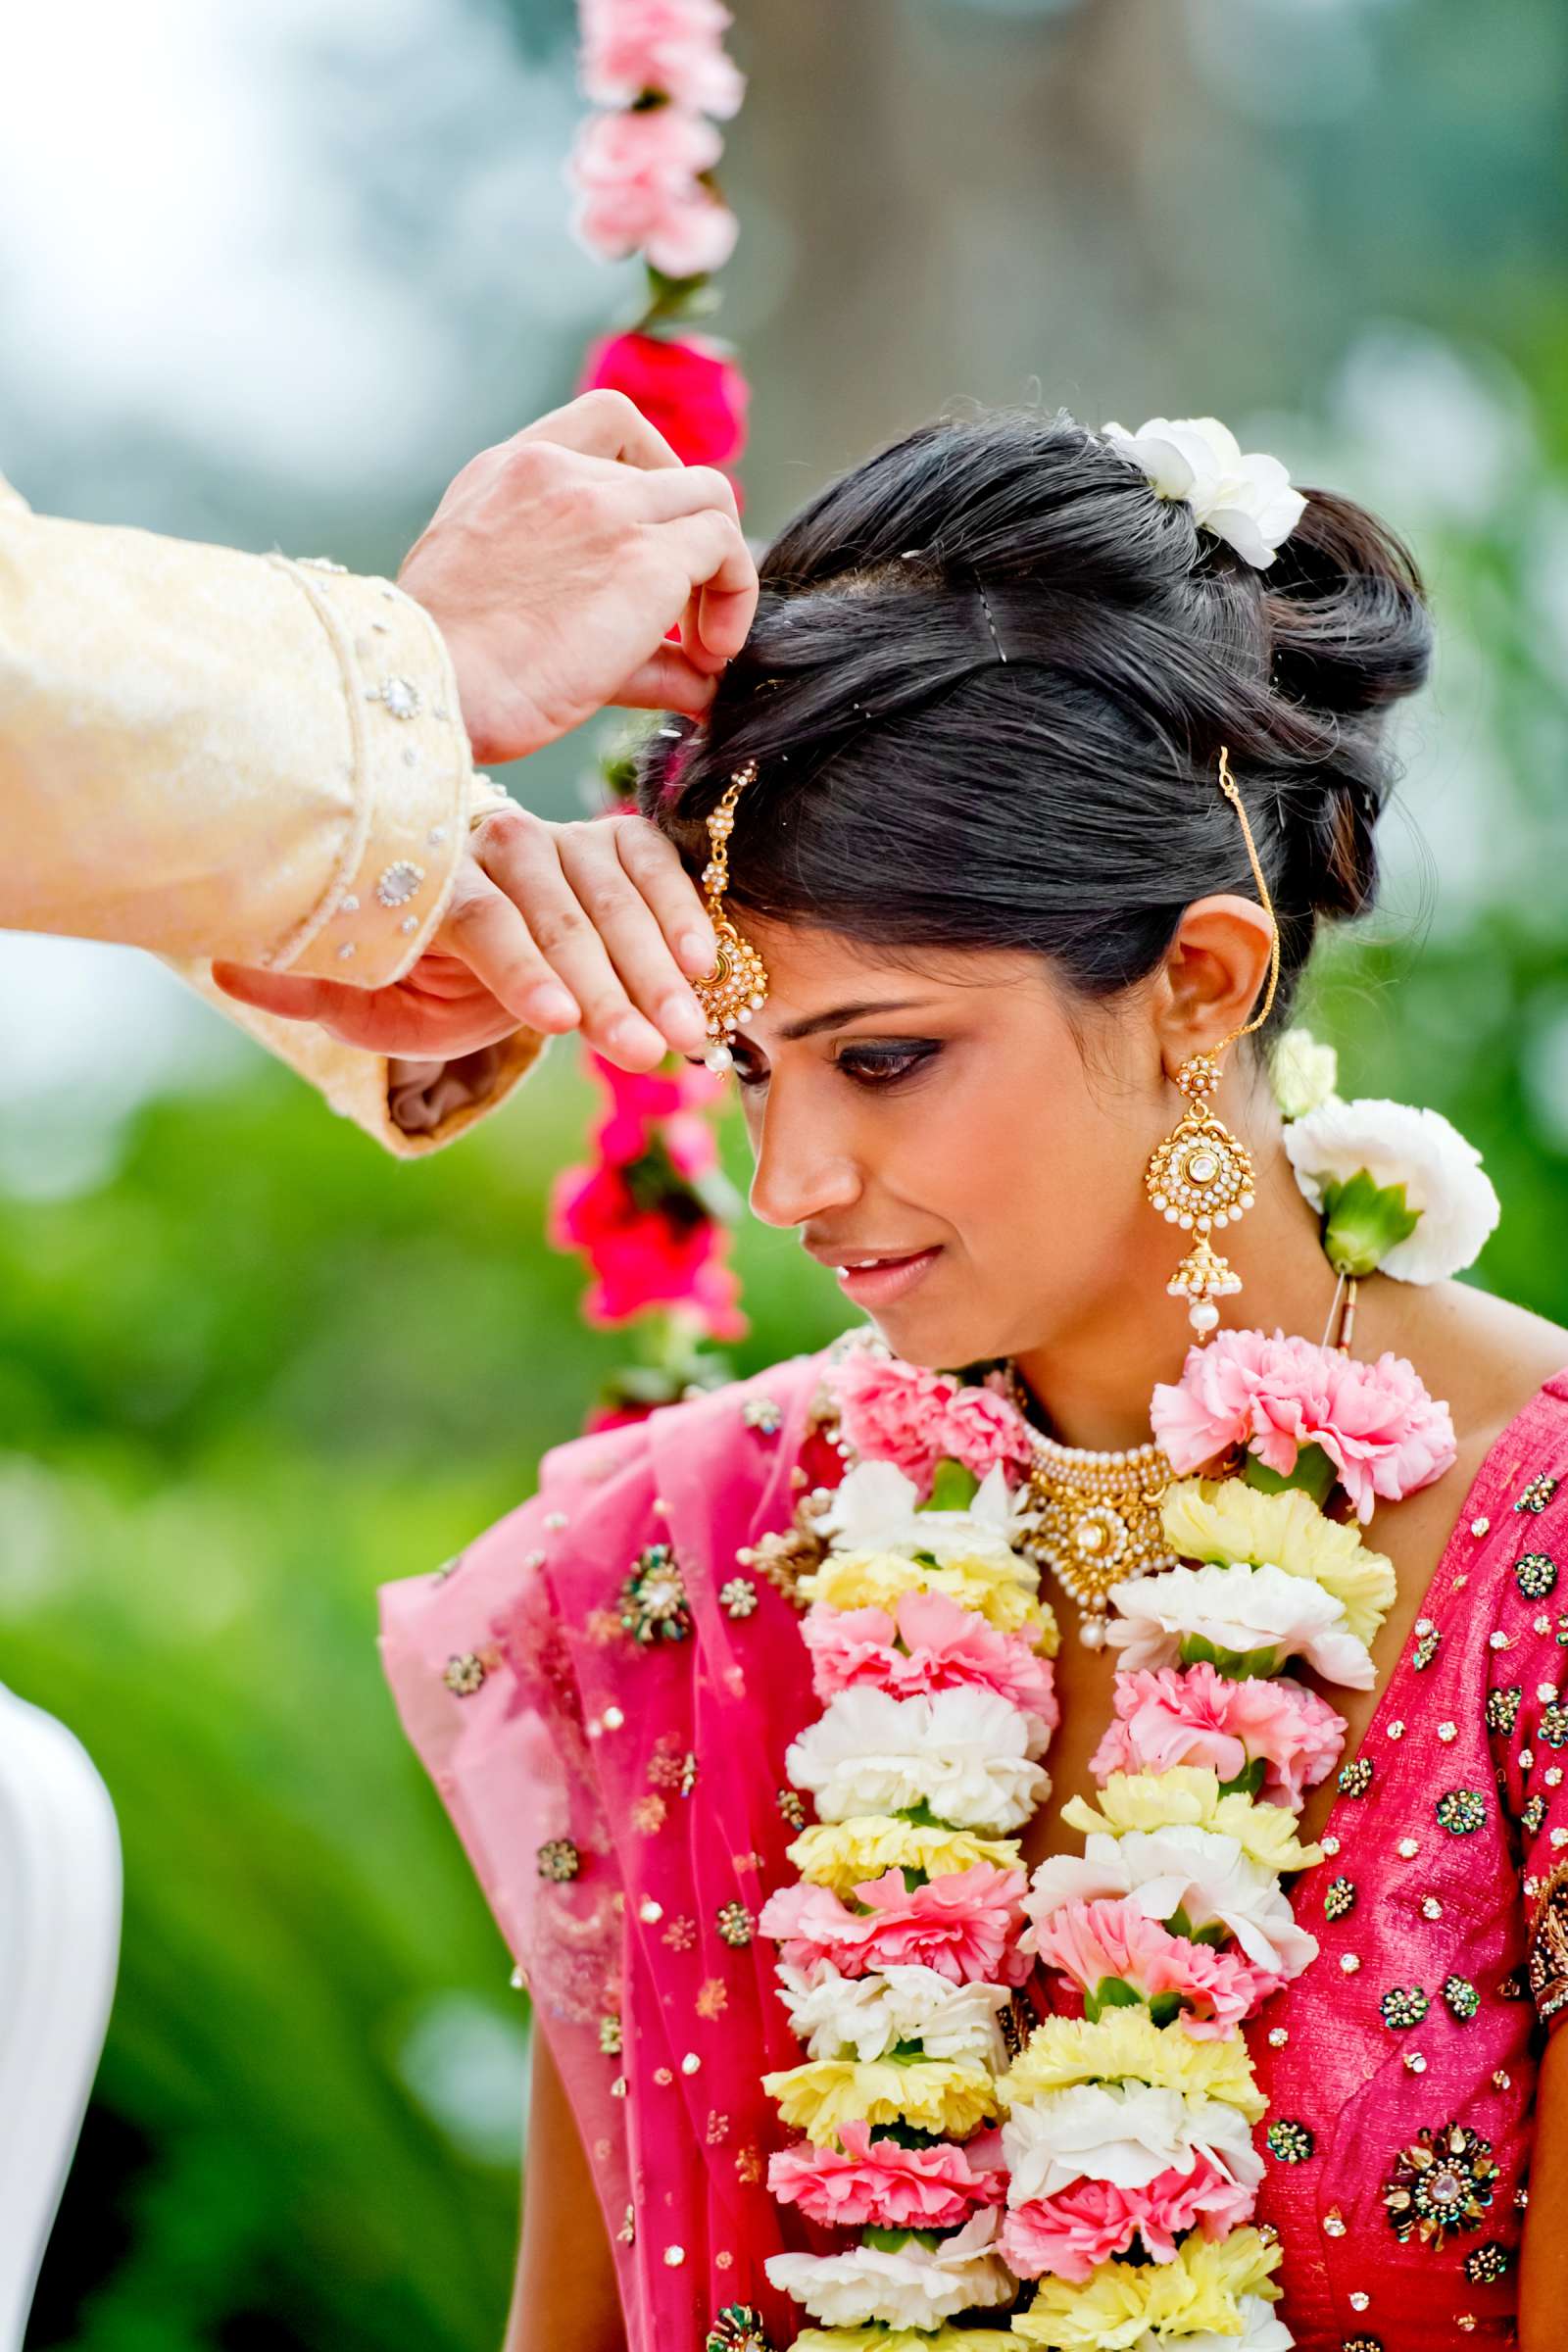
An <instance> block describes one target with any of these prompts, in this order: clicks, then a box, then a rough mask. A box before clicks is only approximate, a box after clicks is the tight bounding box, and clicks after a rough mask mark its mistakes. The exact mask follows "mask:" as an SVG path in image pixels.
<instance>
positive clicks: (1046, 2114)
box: [1002, 2082, 1263, 2205]
mask: <svg viewBox="0 0 1568 2352" xmlns="http://www.w3.org/2000/svg"><path fill="white" fill-rule="evenodd" d="M1002 2145H1003V2149H1004V2151H1005V2155H1006V2158H1007V2163H1008V2165H1009V2167H1010V2169H1011V2173H1012V2180H1011V2184H1010V2186H1009V2188H1008V2190H1007V2201H1008V2203H1009V2204H1012V2205H1023V2204H1027V2203H1028V2202H1029V2201H1030V2200H1031V2199H1033V2198H1036V2197H1054V2196H1059V2194H1060V2193H1061V2191H1062V2190H1063V2189H1064V2188H1071V2186H1072V2184H1073V2182H1074V2181H1075V2180H1109V2181H1111V2182H1112V2183H1113V2184H1114V2185H1115V2186H1116V2187H1117V2188H1147V2187H1148V2186H1149V2183H1150V2181H1151V2180H1157V2179H1158V2177H1159V2175H1160V2174H1161V2173H1167V2172H1171V2171H1177V2172H1182V2173H1190V2172H1191V2171H1192V2169H1193V2166H1194V2164H1195V2163H1196V2162H1197V2161H1198V2159H1199V2158H1200V2157H1202V2156H1208V2157H1212V2159H1213V2161H1214V2162H1215V2163H1216V2164H1217V2165H1220V2166H1221V2167H1222V2168H1223V2169H1224V2170H1225V2171H1226V2172H1228V2173H1229V2174H1230V2175H1231V2178H1232V2179H1233V2180H1240V2181H1243V2182H1245V2183H1246V2185H1247V2186H1248V2187H1255V2186H1256V2184H1257V2182H1258V2181H1259V2180H1261V2179H1262V2177H1263V2165H1262V2159H1261V2158H1260V2157H1259V2156H1258V2154H1257V2151H1256V2149H1255V2148H1254V2147H1253V2145H1252V2133H1251V2127H1250V2124H1249V2123H1248V2121H1247V2118H1246V2116H1245V2115H1243V2114H1242V2112H1241V2110H1240V2109H1239V2108H1236V2107H1228V2106H1226V2105H1225V2103H1224V2102H1223V2100H1220V2099H1206V2098H1202V2097H1200V2096H1197V2095H1196V2094H1195V2095H1189V2094H1188V2093H1185V2092H1183V2091H1180V2090H1173V2089H1167V2088H1165V2087H1163V2086H1155V2085H1152V2084H1151V2083H1148V2082H1078V2083H1073V2084H1072V2085H1070V2086H1069V2087H1068V2088H1066V2089H1064V2090H1054V2091H1049V2092H1048V2093H1047V2094H1046V2096H1045V2097H1044V2098H1040V2099H1030V2100H1029V2101H1028V2102H1027V2103H1025V2104H1021V2105H1019V2106H1017V2107H1015V2108H1014V2109H1013V2111H1012V2114H1011V2116H1010V2117H1009V2119H1008V2120H1007V2122H1006V2123H1005V2124H1004V2125H1003V2127H1002Z"/></svg>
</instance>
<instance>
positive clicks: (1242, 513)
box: [1104, 417, 1306, 571]
mask: <svg viewBox="0 0 1568 2352" xmlns="http://www.w3.org/2000/svg"><path fill="white" fill-rule="evenodd" d="M1104 437H1105V439H1106V440H1107V441H1109V442H1112V443H1114V445H1115V447H1116V448H1117V449H1119V450H1121V451H1122V452H1123V453H1124V455H1125V456H1127V457H1129V458H1131V460H1132V462H1133V464H1134V465H1135V466H1138V467H1139V469H1140V470H1141V471H1142V472H1143V473H1145V474H1146V475H1147V476H1148V478H1149V481H1150V483H1151V484H1152V487H1153V489H1154V490H1155V491H1156V492H1157V493H1158V495H1159V496H1160V497H1161V498H1170V499H1180V500H1182V501H1183V502H1184V503H1185V504H1186V505H1187V506H1189V507H1191V508H1192V510H1193V519H1194V521H1195V522H1197V523H1198V524H1199V526H1200V527H1201V529H1203V530H1205V531H1212V532H1213V534H1214V536H1215V538H1216V539H1223V540H1225V541H1226V542H1227V544H1228V545H1230V546H1231V547H1234V548H1235V550H1236V553H1237V554H1238V555H1239V556H1240V557H1241V559H1242V561H1243V563H1244V564H1252V565H1253V566H1254V567H1255V568H1256V569H1257V570H1259V571H1266V570H1267V568H1268V566H1269V564H1272V563H1273V561H1274V559H1275V557H1276V556H1277V555H1278V554H1279V551H1280V548H1281V545H1282V544H1283V542H1284V541H1285V540H1287V539H1288V538H1289V537H1290V535H1291V533H1292V532H1293V531H1294V530H1295V528H1296V526H1297V524H1298V523H1299V521H1300V519H1301V516H1302V515H1303V514H1304V513H1305V512H1306V501H1305V499H1304V498H1303V497H1302V496H1301V494H1300V492H1299V490H1293V489H1292V488H1291V477H1290V475H1289V474H1288V473H1287V472H1286V470H1285V467H1284V466H1282V465H1281V464H1280V462H1279V460H1278V458H1269V457H1265V456H1263V454H1262V452H1261V451H1258V452H1255V453H1254V454H1253V455H1251V456H1250V457H1247V456H1244V455H1243V453H1242V446H1241V443H1240V442H1239V441H1238V440H1237V438H1236V435H1235V434H1234V433H1233V432H1231V431H1230V430H1229V428H1228V427H1227V426H1225V425H1223V424H1221V423H1220V421H1219V418H1218V417H1150V419H1149V421H1148V423H1147V424H1141V425H1140V426H1139V428H1138V430H1137V432H1136V433H1129V432H1128V431H1127V429H1126V428H1125V426H1123V425H1119V424H1107V425H1106V427H1105V433H1104Z"/></svg>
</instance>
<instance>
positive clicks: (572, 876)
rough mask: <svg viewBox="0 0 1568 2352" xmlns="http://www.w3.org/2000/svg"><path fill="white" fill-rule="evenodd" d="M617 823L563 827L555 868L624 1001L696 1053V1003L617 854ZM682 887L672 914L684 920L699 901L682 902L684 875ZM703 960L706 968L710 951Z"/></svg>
mask: <svg viewBox="0 0 1568 2352" xmlns="http://www.w3.org/2000/svg"><path fill="white" fill-rule="evenodd" d="M626 821H627V822H628V823H634V822H635V821H636V820H634V819H628V820H626ZM619 830H620V827H619V824H618V823H617V822H615V821H609V822H604V823H600V824H593V825H582V826H574V827H572V828H570V829H569V830H568V831H567V832H566V833H565V834H564V835H563V837H562V858H561V863H562V870H563V872H564V875H565V877H566V880H567V882H568V883H569V884H570V885H571V889H572V892H573V895H574V896H575V898H576V900H577V903H578V905H579V906H580V907H582V909H583V911H584V913H585V914H586V915H587V916H588V919H589V921H590V922H591V923H592V924H593V927H594V929H595V931H596V932H597V933H598V935H599V938H600V940H601V941H602V943H603V945H604V950H605V953H606V955H607V956H609V958H610V961H611V963H612V964H613V967H614V971H615V975H616V977H617V978H618V980H619V981H620V983H621V985H622V986H623V988H624V989H625V991H626V994H627V995H628V996H629V997H630V998H631V1001H632V1003H633V1004H634V1005H636V1006H637V1007H638V1009H639V1010H640V1011H641V1012H643V1013H645V1014H646V1015H647V1017H648V1019H649V1020H650V1021H652V1023H653V1024H654V1026H655V1028H656V1029H658V1030H659V1031H660V1033H661V1035H662V1037H663V1038H664V1039H666V1040H667V1041H668V1043H669V1045H670V1046H672V1047H673V1049H674V1050H675V1052H676V1053H677V1054H697V1053H700V1052H701V1051H702V1048H703V1046H704V1044H705V1042H706V1038H707V1024H706V1022H705V1020H704V1018H703V1014H702V1010H701V1008H700V1007H699V1005H698V1003H697V999H696V998H695V997H694V996H693V994H692V990H691V984H690V981H689V980H688V978H687V976H686V974H685V972H683V971H682V969H681V966H680V964H679V962H678V961H677V960H676V956H675V954H674V951H673V949H672V947H671V945H670V943H669V942H668V941H667V940H666V939H665V937H664V934H663V932H662V930H661V928H660V925H659V922H658V920H657V919H656V917H655V915H654V913H653V910H652V907H650V905H649V902H648V900H647V898H646V897H645V896H644V894H643V892H642V891H641V890H640V889H639V888H638V886H637V884H636V882H635V881H634V880H633V878H632V875H631V873H630V871H629V869H628V867H627V866H626V865H625V864H624V863H623V862H622V860H621V858H620V855H619V852H618V850H617V846H616V835H617V833H618V831H619ZM633 855H634V856H635V852H634V853H633ZM681 879H682V880H684V877H681ZM685 892H686V897H685V900H684V901H683V902H682V903H681V904H680V916H681V920H682V922H683V923H684V924H685V925H686V926H688V927H689V926H690V925H691V923H692V919H693V917H694V915H695V916H696V917H697V918H698V919H699V920H700V919H701V908H700V907H695V906H694V905H692V904H691V903H690V901H691V885H690V884H689V883H686V885H685ZM703 968H704V969H705V970H709V969H711V958H710V959H709V963H708V964H707V965H705V966H704V967H703ZM585 1010H586V1008H585ZM589 1026H590V1027H592V1026H593V1023H592V1021H591V1020H590V1023H589Z"/></svg>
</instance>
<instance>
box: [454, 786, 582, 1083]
mask: <svg viewBox="0 0 1568 2352" xmlns="http://www.w3.org/2000/svg"><path fill="white" fill-rule="evenodd" d="M497 830H499V829H497ZM491 832H492V828H491V827H481V829H480V833H479V835H478V837H477V838H476V844H475V846H476V849H477V851H478V856H479V858H480V859H481V860H483V861H484V870H481V868H480V866H479V865H474V866H471V867H468V868H466V869H465V871H464V872H463V873H462V874H461V875H460V877H459V883H458V887H457V888H456V889H455V890H454V892H453V895H452V901H451V904H450V905H449V907H447V911H446V914H445V916H444V918H443V920H442V924H441V929H440V932H439V933H438V935H437V936H438V937H439V939H440V941H441V944H442V947H443V949H444V950H445V951H446V952H447V953H448V954H449V955H455V956H461V958H462V960H463V962H464V963H465V964H466V966H467V968H468V970H469V971H470V972H471V973H472V974H473V976H474V978H475V979H476V980H478V981H481V982H482V983H483V985H484V986H485V987H486V988H487V989H489V991H490V993H491V995H492V996H493V997H495V998H496V999H497V1000H498V1001H499V1002H500V1003H501V1004H503V1005H506V1006H507V1008H508V1009H509V1011H511V1012H512V1013H513V1014H514V1016H515V1018H516V1019H517V1020H519V1021H525V1022H526V1023H527V1024H528V1026H529V1028H530V1029H540V1030H543V1031H544V1032H545V1033H546V1034H547V1035H548V1036H551V1037H558V1036H561V1035H562V1034H564V1031H566V1030H568V1029H575V1028H576V1026H577V1023H578V1019H579V1017H580V1015H579V1010H578V1002H577V999H576V997H575V996H574V995H573V994H572V992H571V991H570V990H569V989H568V988H564V987H563V985H562V983H561V981H560V980H559V979H558V977H557V975H556V974H555V972H554V971H553V970H552V969H551V966H550V963H549V961H548V959H547V957H546V956H543V955H542V954H541V953H540V950H539V948H538V946H537V945H536V944H535V942H534V940H533V938H532V936H531V934H530V931H529V926H528V923H527V921H526V919H525V917H524V916H523V914H522V913H521V912H519V910H518V907H517V904H516V903H515V899H514V898H513V896H512V894H511V893H509V892H508V891H507V890H506V889H505V888H504V887H502V888H498V887H497V884H496V881H495V879H494V878H493V876H492V873H491V871H490V870H489V862H490V859H491V858H492V857H493V856H494V854H495V852H496V849H497V843H496V841H495V839H494V837H493V836H492V838H491V840H490V841H488V842H487V841H486V838H485V836H486V834H487V833H491Z"/></svg>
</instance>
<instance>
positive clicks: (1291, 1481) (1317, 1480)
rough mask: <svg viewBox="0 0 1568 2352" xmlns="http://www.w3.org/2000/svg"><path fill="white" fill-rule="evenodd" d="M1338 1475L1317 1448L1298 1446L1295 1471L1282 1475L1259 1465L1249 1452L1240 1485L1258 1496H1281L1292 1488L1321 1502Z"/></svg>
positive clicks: (1266, 1465) (1328, 1459) (1264, 1465)
mask: <svg viewBox="0 0 1568 2352" xmlns="http://www.w3.org/2000/svg"><path fill="white" fill-rule="evenodd" d="M1339 1475H1340V1474H1339V1471H1338V1470H1337V1469H1336V1468H1335V1466H1334V1464H1333V1462H1332V1461H1331V1460H1330V1458H1329V1456H1328V1455H1327V1454H1326V1453H1325V1452H1324V1450H1323V1448H1322V1446H1301V1447H1300V1448H1299V1451H1298V1453H1297V1456H1296V1467H1295V1469H1294V1470H1292V1471H1290V1472H1289V1473H1288V1474H1287V1475H1284V1476H1282V1475H1281V1473H1280V1472H1279V1471H1278V1470H1271V1469H1270V1468H1269V1466H1268V1464H1267V1462H1260V1461H1259V1460H1258V1458H1257V1456H1256V1454H1255V1453H1250V1454H1249V1455H1248V1457H1247V1466H1246V1468H1245V1469H1244V1470H1243V1472H1242V1484H1243V1485H1244V1486H1248V1487H1255V1488H1256V1489H1257V1491H1258V1493H1259V1494H1260V1495H1283V1494H1284V1493H1285V1491H1286V1489H1287V1488H1288V1487H1296V1488H1298V1489H1299V1491H1300V1493H1301V1494H1303V1495H1310V1496H1311V1497H1312V1500H1313V1501H1314V1502H1316V1503H1325V1502H1327V1500H1328V1498H1329V1496H1330V1495H1331V1494H1332V1493H1333V1491H1334V1482H1335V1480H1336V1479H1337V1478H1338V1477H1339Z"/></svg>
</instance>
